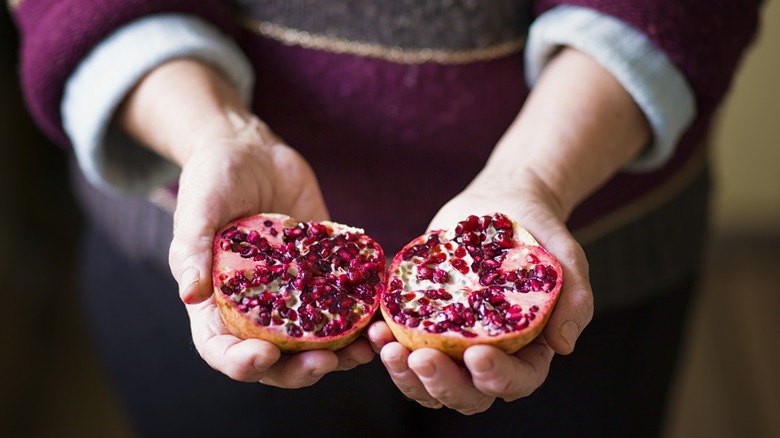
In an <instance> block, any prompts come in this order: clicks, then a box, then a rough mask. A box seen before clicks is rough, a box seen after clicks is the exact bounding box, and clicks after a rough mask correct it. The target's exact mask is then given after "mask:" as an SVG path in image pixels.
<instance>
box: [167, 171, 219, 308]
mask: <svg viewBox="0 0 780 438" xmlns="http://www.w3.org/2000/svg"><path fill="white" fill-rule="evenodd" d="M192 193H194V194H192ZM203 203H204V200H203V199H202V194H200V191H198V190H190V188H189V186H186V187H185V186H183V187H182V188H181V190H180V191H179V198H178V201H177V206H176V211H175V212H174V215H173V239H172V240H171V246H170V251H169V253H168V263H169V265H170V268H171V273H172V274H173V277H174V278H175V279H176V281H177V282H178V284H179V296H180V297H181V300H182V301H183V302H184V303H186V304H195V303H199V302H201V301H203V300H205V299H206V298H208V297H209V296H211V293H212V288H213V286H212V284H211V262H212V247H213V244H214V234H215V233H216V231H217V228H218V227H219V226H220V225H221V224H217V223H216V221H215V220H211V219H210V218H209V216H210V214H211V213H210V209H208V208H205V207H203V208H202V205H203Z"/></svg>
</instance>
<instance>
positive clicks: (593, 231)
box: [572, 146, 707, 245]
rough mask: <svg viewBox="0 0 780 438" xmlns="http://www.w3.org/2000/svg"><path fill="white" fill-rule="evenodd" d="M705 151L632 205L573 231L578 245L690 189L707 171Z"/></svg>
mask: <svg viewBox="0 0 780 438" xmlns="http://www.w3.org/2000/svg"><path fill="white" fill-rule="evenodd" d="M705 149H706V148H705V147H704V146H700V147H699V148H698V150H697V151H696V152H695V153H694V154H693V156H691V157H690V159H689V160H688V162H687V163H686V164H685V165H683V167H682V168H681V169H680V170H678V171H677V173H676V174H674V175H673V176H672V177H671V178H669V179H668V180H667V181H666V182H664V183H663V184H661V185H660V186H658V187H656V188H655V189H653V190H651V191H650V192H648V193H646V194H645V195H643V196H641V197H639V198H637V199H635V200H634V201H632V202H630V203H628V204H626V205H624V206H623V207H620V208H618V209H616V210H615V211H613V212H611V213H608V214H607V215H605V216H604V217H601V218H599V219H596V220H595V221H594V222H592V223H590V224H588V225H585V226H583V227H581V228H578V229H576V230H573V231H572V234H574V237H575V238H576V239H577V241H578V242H579V243H580V244H582V245H585V244H588V243H591V242H594V241H595V240H597V239H599V238H600V237H602V236H604V235H606V234H608V233H610V232H612V231H614V230H616V229H618V228H620V227H622V226H623V225H625V224H628V223H630V222H632V221H635V220H637V219H639V218H641V217H642V216H644V215H646V214H647V213H649V212H651V211H653V210H654V209H656V208H658V207H659V206H661V205H663V204H664V203H666V202H668V201H669V200H670V199H672V198H673V197H675V196H677V195H678V194H679V193H680V192H682V191H683V190H684V189H685V188H686V187H688V186H689V185H691V184H692V183H693V182H694V181H695V180H696V178H698V177H699V176H700V175H701V174H702V172H703V171H704V169H705V168H706V163H707V160H706V159H705V157H706V154H705Z"/></svg>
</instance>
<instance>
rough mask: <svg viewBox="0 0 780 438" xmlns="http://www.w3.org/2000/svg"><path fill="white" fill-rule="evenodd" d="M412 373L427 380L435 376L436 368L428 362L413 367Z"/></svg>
mask: <svg viewBox="0 0 780 438" xmlns="http://www.w3.org/2000/svg"><path fill="white" fill-rule="evenodd" d="M414 372H415V373H416V374H417V375H418V376H420V377H425V378H429V377H433V375H434V374H436V367H435V366H433V364H432V363H430V362H423V363H421V364H420V365H417V366H416V367H414Z"/></svg>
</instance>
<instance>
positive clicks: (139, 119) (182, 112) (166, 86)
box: [116, 59, 253, 165]
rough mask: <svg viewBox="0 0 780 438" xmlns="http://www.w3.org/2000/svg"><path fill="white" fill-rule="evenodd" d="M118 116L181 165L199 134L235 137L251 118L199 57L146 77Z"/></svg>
mask: <svg viewBox="0 0 780 438" xmlns="http://www.w3.org/2000/svg"><path fill="white" fill-rule="evenodd" d="M161 96H165V98H160V97H161ZM116 120H117V123H118V124H119V126H120V127H121V128H122V129H124V130H125V131H126V132H127V133H128V134H129V135H130V136H132V137H133V138H134V139H136V140H137V141H138V142H139V143H141V144H143V145H145V146H147V147H149V148H150V149H152V150H153V151H155V152H157V153H158V154H160V155H162V156H164V157H166V158H168V159H169V160H171V161H173V162H175V163H177V164H179V165H183V163H185V162H186V161H187V158H188V157H189V156H190V154H191V153H192V151H193V149H194V148H196V147H199V146H200V145H201V143H202V142H199V141H198V140H199V138H212V139H213V138H221V137H225V136H229V135H235V134H236V133H237V132H241V131H243V130H244V128H246V127H247V126H249V125H250V124H251V123H252V120H253V118H252V114H251V112H250V110H249V109H248V108H247V106H246V104H245V103H244V102H243V101H242V99H241V97H240V96H239V94H238V91H237V90H236V89H235V88H234V87H233V86H232V85H231V84H229V83H228V82H227V81H226V80H225V79H224V78H223V77H222V75H221V74H220V73H219V72H218V71H216V70H215V69H213V68H212V67H210V66H208V65H207V64H205V63H202V62H200V61H196V60H190V59H178V60H173V61H169V62H167V63H165V64H162V65H161V66H159V67H157V68H155V69H154V70H152V71H151V72H150V73H149V74H148V75H146V76H145V77H144V78H143V79H142V80H141V81H140V82H139V84H138V85H137V86H136V88H135V89H134V90H133V91H132V92H131V93H130V94H129V95H128V97H127V99H126V100H125V102H124V103H123V104H122V106H121V107H120V109H119V111H118V112H117V119H116Z"/></svg>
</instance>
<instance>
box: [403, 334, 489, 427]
mask: <svg viewBox="0 0 780 438" xmlns="http://www.w3.org/2000/svg"><path fill="white" fill-rule="evenodd" d="M408 362H409V368H410V369H411V370H412V371H414V373H415V374H416V375H417V377H418V378H419V379H420V382H421V383H422V384H423V386H424V387H425V390H426V391H427V392H428V394H430V395H431V397H433V398H435V399H437V400H439V401H440V402H442V403H443V404H444V405H445V406H447V407H449V408H451V409H454V410H456V411H458V412H460V413H462V414H465V415H472V414H476V413H479V412H483V411H485V410H487V409H488V408H489V407H490V406H491V405H492V404H493V401H494V400H495V397H492V396H489V395H487V394H484V393H482V392H480V391H479V390H478V389H477V388H476V387H474V385H473V384H472V382H471V377H470V376H469V373H468V371H467V370H466V369H465V368H463V367H461V366H459V365H458V364H456V363H455V362H454V361H453V360H452V359H451V358H450V357H448V356H447V355H445V354H444V353H442V352H440V351H437V350H434V349H431V348H422V349H419V350H415V351H413V352H412V353H411V354H410V355H409V359H408Z"/></svg>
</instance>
